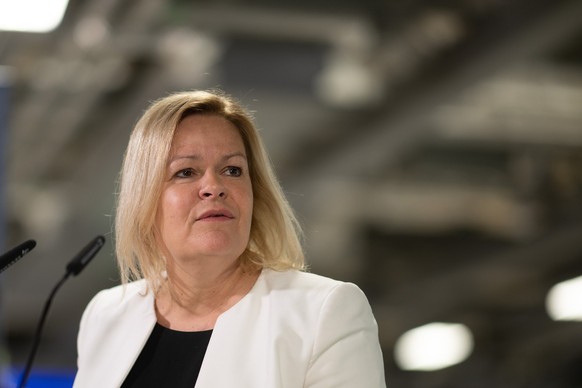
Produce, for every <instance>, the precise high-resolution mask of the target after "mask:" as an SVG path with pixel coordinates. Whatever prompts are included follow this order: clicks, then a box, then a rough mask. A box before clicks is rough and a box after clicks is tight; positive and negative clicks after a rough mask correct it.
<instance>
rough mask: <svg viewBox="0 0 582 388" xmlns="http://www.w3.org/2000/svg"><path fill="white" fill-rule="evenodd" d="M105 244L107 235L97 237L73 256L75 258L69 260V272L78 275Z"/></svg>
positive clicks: (67, 269)
mask: <svg viewBox="0 0 582 388" xmlns="http://www.w3.org/2000/svg"><path fill="white" fill-rule="evenodd" d="M103 245H105V237H103V236H97V237H95V238H94V239H93V240H92V241H91V242H90V243H89V244H87V246H86V247H85V248H83V249H82V250H81V251H80V252H79V253H78V254H77V256H75V257H74V258H73V260H71V261H70V262H69V264H67V268H66V271H67V274H73V275H75V276H77V275H78V274H79V273H80V272H81V271H82V270H83V268H85V266H86V265H87V264H89V262H90V261H91V259H92V258H93V257H94V256H95V255H96V254H97V252H99V250H100V249H101V248H102V247H103Z"/></svg>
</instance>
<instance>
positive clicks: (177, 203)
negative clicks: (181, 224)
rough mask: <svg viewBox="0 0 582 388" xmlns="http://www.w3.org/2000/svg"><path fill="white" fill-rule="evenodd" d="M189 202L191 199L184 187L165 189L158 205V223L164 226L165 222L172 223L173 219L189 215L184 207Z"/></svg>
mask: <svg viewBox="0 0 582 388" xmlns="http://www.w3.org/2000/svg"><path fill="white" fill-rule="evenodd" d="M189 204H190V201H189V199H188V196H187V195H185V193H184V190H183V189H182V190H180V188H174V187H172V188H168V189H166V190H164V192H163V193H162V196H161V198H160V205H159V207H158V214H157V219H156V221H157V223H158V225H159V226H160V227H163V225H164V224H171V223H172V222H173V221H175V220H177V219H179V218H183V217H184V216H187V214H188V212H185V211H184V209H186V208H187V207H188V205H189Z"/></svg>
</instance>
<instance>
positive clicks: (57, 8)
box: [0, 0, 68, 32]
mask: <svg viewBox="0 0 582 388" xmlns="http://www.w3.org/2000/svg"><path fill="white" fill-rule="evenodd" d="M67 3H68V0H0V30H6V31H22V32H50V31H52V30H54V29H55V28H57V26H58V25H59V24H60V23H61V20H62V19H63V16H64V14H65V10H66V9H67Z"/></svg>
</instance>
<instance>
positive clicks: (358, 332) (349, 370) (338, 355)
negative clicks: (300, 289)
mask: <svg viewBox="0 0 582 388" xmlns="http://www.w3.org/2000/svg"><path fill="white" fill-rule="evenodd" d="M332 387H333V388H353V387H365V388H385V387H386V380H385V377H384V363H383V358H382V351H381V349H380V343H379V339H378V326H377V324H376V320H375V319H374V316H373V314H372V309H371V307H370V304H369V302H368V300H367V298H366V296H365V295H364V293H363V292H362V291H361V290H360V289H359V288H358V287H357V286H356V285H354V284H351V283H341V284H340V285H338V286H337V287H335V288H334V289H333V290H332V291H331V292H330V294H329V295H328V296H327V298H326V300H325V302H324V304H323V306H322V310H321V314H320V317H319V322H318V325H317V327H316V339H315V343H314V348H313V353H312V356H311V360H310V363H309V369H308V371H307V376H306V380H305V388H332Z"/></svg>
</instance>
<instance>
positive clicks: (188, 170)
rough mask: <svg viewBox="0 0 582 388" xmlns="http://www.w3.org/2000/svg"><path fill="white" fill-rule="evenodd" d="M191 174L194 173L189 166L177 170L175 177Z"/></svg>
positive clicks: (187, 176) (185, 176)
mask: <svg viewBox="0 0 582 388" xmlns="http://www.w3.org/2000/svg"><path fill="white" fill-rule="evenodd" d="M192 175H194V170H193V169H191V168H185V169H183V170H180V171H178V172H177V173H176V174H175V177H177V178H190V177H191V176H192Z"/></svg>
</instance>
